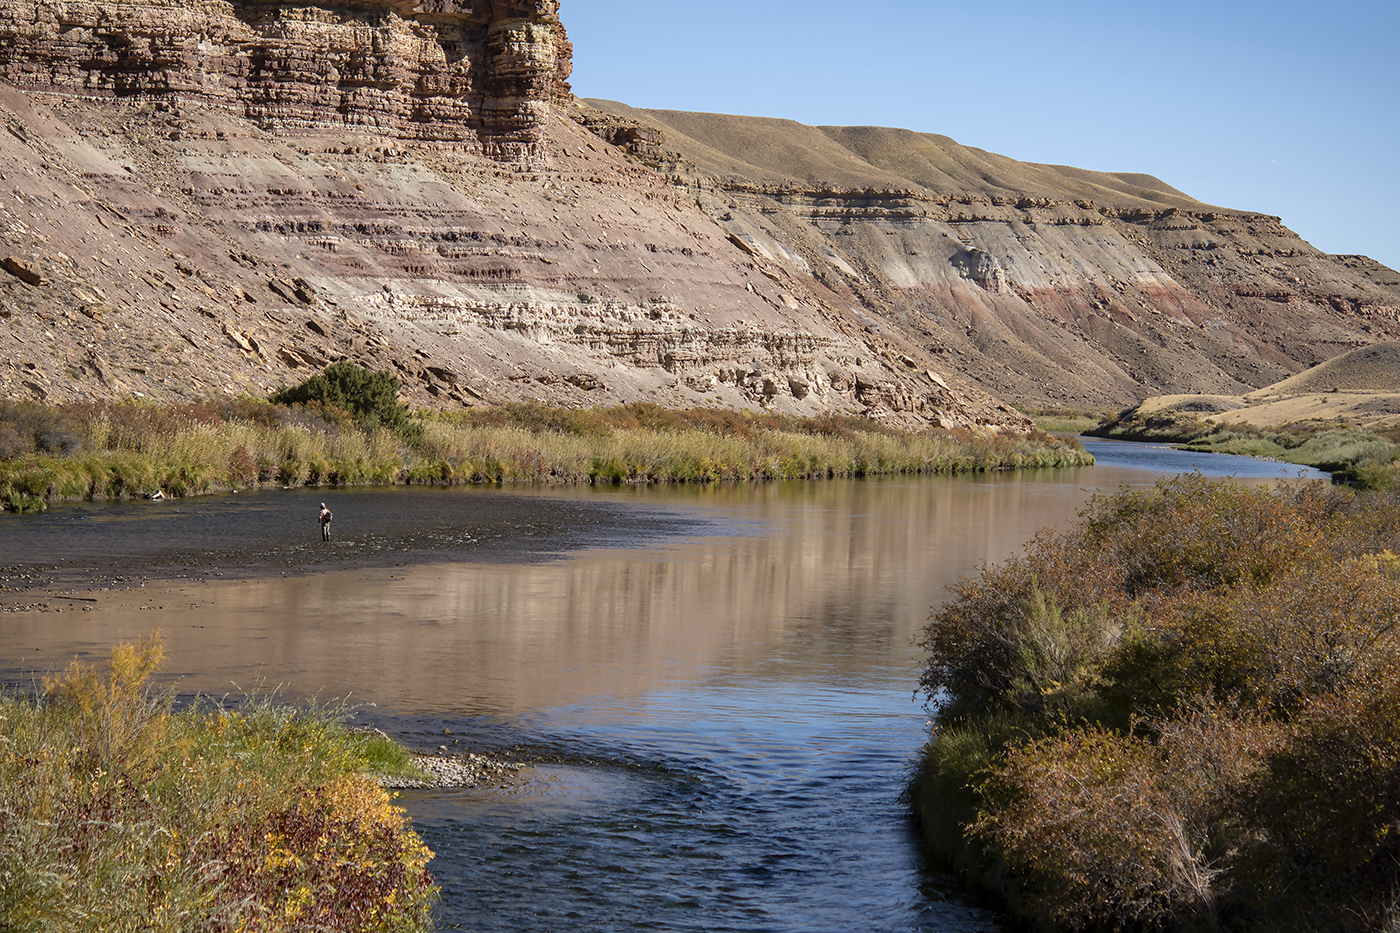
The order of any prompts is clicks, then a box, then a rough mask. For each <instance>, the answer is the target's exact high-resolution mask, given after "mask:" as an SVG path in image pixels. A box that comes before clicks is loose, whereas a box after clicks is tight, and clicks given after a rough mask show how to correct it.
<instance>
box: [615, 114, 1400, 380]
mask: <svg viewBox="0 0 1400 933" xmlns="http://www.w3.org/2000/svg"><path fill="white" fill-rule="evenodd" d="M589 103H590V104H591V105H593V106H594V107H596V108H598V109H600V110H603V111H605V112H607V113H608V114H610V115H613V116H614V117H616V118H620V119H623V120H628V121H634V122H637V123H639V124H642V125H645V126H647V127H650V128H652V129H654V130H656V131H660V132H661V133H662V134H663V137H664V144H662V145H660V146H653V147H650V148H649V149H646V150H643V151H642V152H641V155H642V156H643V157H644V158H645V159H646V160H647V161H648V162H649V163H650V164H652V165H654V166H655V167H656V168H657V169H658V171H660V172H662V173H664V174H666V175H667V176H668V177H669V178H670V179H671V180H672V182H673V183H674V184H675V185H677V187H678V188H680V189H682V190H685V191H687V192H688V193H691V194H692V195H693V196H694V197H696V198H697V200H698V202H699V203H701V204H702V205H704V206H705V208H706V210H707V211H708V212H709V213H710V214H711V216H713V217H715V219H716V221H717V222H719V223H721V224H722V225H723V226H724V227H725V228H726V229H727V230H728V231H729V232H730V234H731V235H732V236H733V237H735V238H736V239H737V240H740V241H742V242H743V244H744V245H745V246H747V247H748V248H749V249H750V250H751V251H752V252H753V253H754V254H755V255H756V256H757V257H761V259H762V260H763V261H765V262H767V263H769V264H771V265H772V266H773V267H776V268H780V269H783V270H785V271H788V272H790V273H791V274H793V275H795V276H805V277H807V278H810V279H811V280H813V281H815V282H817V283H820V285H821V286H822V287H823V288H825V289H826V290H827V291H828V292H829V293H831V294H832V295H834V296H837V298H836V299H835V300H834V302H833V303H835V304H837V305H838V306H843V307H846V308H854V309H858V310H859V313H864V314H865V315H867V316H868V319H867V326H868V327H871V328H872V329H878V330H880V331H882V332H889V333H897V334H900V335H902V336H904V337H905V338H907V339H909V340H911V341H913V342H915V343H917V344H919V345H921V346H923V347H926V348H928V349H929V350H930V352H932V353H933V354H935V355H936V356H937V357H938V358H939V359H941V360H942V361H943V362H942V366H943V367H945V368H947V369H949V370H951V371H954V372H959V373H962V374H964V375H966V376H967V377H969V378H970V379H972V380H973V381H975V382H976V383H977V384H979V385H981V386H982V387H983V388H985V389H987V390H989V391H991V392H994V393H996V394H998V395H1001V396H1002V397H1005V398H1010V399H1014V400H1017V401H1021V402H1026V403H1029V404H1032V405H1056V404H1070V405H1089V406H1113V405H1120V404H1124V403H1129V402H1133V401H1136V400H1140V399H1141V398H1143V397H1145V396H1147V395H1151V394H1159V393H1162V392H1168V391H1170V392H1228V393H1230V394H1238V393H1243V392H1247V391H1249V389H1251V388H1258V387H1261V386H1265V385H1269V384H1271V383H1273V382H1276V381H1277V380H1279V379H1282V378H1285V377H1287V376H1288V375H1289V374H1291V373H1295V372H1299V371H1301V370H1303V369H1306V368H1308V367H1309V366H1313V365H1315V364H1317V363H1319V362H1321V361H1323V360H1325V359H1328V358H1330V357H1332V356H1335V355H1337V354H1338V353H1342V352H1345V351H1347V350H1349V349H1352V348H1355V347H1357V346H1362V345H1365V344H1369V343H1372V342H1374V341H1378V340H1385V339H1391V338H1392V337H1394V336H1395V335H1397V334H1400V274H1397V273H1396V272H1395V271H1394V270H1391V269H1388V268H1386V267H1385V266H1382V265H1380V264H1379V263H1376V262H1374V261H1372V260H1370V259H1367V258H1366V257H1363V256H1331V255H1327V254H1325V253H1322V252H1320V251H1319V250H1317V249H1315V248H1313V247H1312V246H1310V245H1309V244H1307V243H1306V242H1304V241H1303V240H1301V239H1300V238H1299V237H1298V236H1297V235H1296V234H1294V233H1293V232H1292V231H1290V230H1288V229H1287V228H1286V227H1284V226H1283V224H1282V222H1281V220H1280V219H1279V218H1277V217H1272V216H1268V215H1264V214H1257V213H1250V212H1245V211H1239V210H1229V209H1224V208H1218V207H1212V206H1210V205H1206V204H1202V203H1200V202H1197V201H1195V200H1194V199H1192V198H1190V197H1189V196H1187V195H1185V194H1183V193H1182V192H1180V191H1177V190H1176V189H1174V188H1172V187H1170V186H1169V185H1166V184H1164V183H1163V182H1161V181H1159V180H1158V179H1155V178H1152V177H1150V176H1146V175H1136V174H1122V173H1106V172H1091V171H1085V170H1082V169H1076V168H1070V167H1066V166H1051V165H1034V164H1028V163H1023V162H1017V161H1015V160H1013V159H1009V158H1006V157H1005V156H999V155H995V154H993V153H988V152H984V151H982V150H978V149H972V148H969V147H965V146H961V145H959V144H958V143H956V142H954V141H953V140H951V139H948V138H947V137H943V136H935V135H932V134H921V133H913V132H910V131H907V130H898V129H885V128H880V127H808V126H803V125H801V124H797V123H793V122H791V121H785V120H772V119H760V118H754V117H731V116H720V115H715V114H696V113H678V112H673V111H639V110H633V109H631V108H628V107H626V106H624V105H621V104H615V103H611V102H607V101H591V102H589Z"/></svg>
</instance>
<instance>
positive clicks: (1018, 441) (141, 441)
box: [0, 364, 1093, 511]
mask: <svg viewBox="0 0 1400 933" xmlns="http://www.w3.org/2000/svg"><path fill="white" fill-rule="evenodd" d="M338 365H343V366H350V364H338ZM352 368H354V367H352ZM334 370H335V367H330V368H329V369H328V370H327V373H328V374H330V373H332V372H333V371H334ZM366 374H367V371H364V370H360V371H359V373H358V374H350V376H349V377H347V378H346V379H343V380H337V379H326V378H324V377H323V376H318V377H316V379H320V380H321V382H320V383H316V384H314V385H313V384H312V383H313V381H314V380H309V381H308V383H304V384H303V386H301V387H296V388H295V390H287V391H285V392H283V393H279V394H278V395H276V396H274V399H276V400H275V401H267V400H259V399H239V400H231V401H221V402H205V403H199V404H186V405H156V404H151V403H143V402H120V403H108V402H87V403H75V404H69V405H62V406H58V407H48V406H43V405H40V404H38V403H34V402H14V401H0V503H3V505H4V507H5V508H8V509H11V510H16V511H28V510H37V509H42V508H43V507H44V505H45V503H46V502H48V501H51V500H55V499H85V498H90V499H104V498H105V499H118V498H123V497H135V496H149V495H153V494H156V493H160V494H162V495H166V496H184V495H193V494H199V493H207V492H216V491H226V490H230V489H244V488H250V487H253V486H258V485H274V484H275V485H280V486H289V485H297V486H300V485H361V484H388V483H427V484H450V483H659V482H714V481H722V480H767V479H793V478H814V477H833V476H871V475H886V474H902V473H956V472H967V471H980V470H1000V469H1014V468H1021V467H1049V466H1082V465H1088V464H1091V463H1093V458H1092V457H1091V456H1090V455H1089V454H1087V453H1085V451H1084V450H1083V448H1082V447H1080V446H1079V445H1078V444H1077V443H1076V442H1074V441H1072V440H1065V439H1061V438H1056V437H1052V436H1050V435H1048V434H1044V433H1040V432H1034V433H1031V434H1028V435H1024V436H1017V435H1006V434H994V433H991V432H987V433H975V432H972V431H961V430H960V431H926V432H921V433H910V432H904V431H898V430H895V429H893V428H889V427H885V426H883V425H880V424H878V423H876V422H872V421H869V420H866V419H861V418H855V417H844V416H834V415H833V416H827V417H822V418H815V419H807V418H796V417H789V416H783V415H776V414H751V413H744V412H736V411H729V410H722V409H710V408H705V409H691V410H686V411H674V410H669V409H664V408H661V407H660V406H656V405H648V404H634V405H623V406H620V407H616V408H608V409H583V410H579V409H566V408H560V407H553V406H546V405H536V404H515V405H503V406H496V407H491V408H481V409H473V410H468V411H463V412H457V413H451V414H448V413H441V412H432V411H419V412H414V413H409V412H408V411H407V409H405V408H404V407H403V406H402V405H401V404H399V403H398V402H397V400H396V398H395V395H394V390H396V388H397V381H396V380H394V379H393V377H390V376H386V375H385V374H367V375H366ZM371 377H372V378H371ZM347 386H350V388H349V389H347V388H346V387H347ZM357 387H358V388H357ZM386 387H387V391H386Z"/></svg>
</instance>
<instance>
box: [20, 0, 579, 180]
mask: <svg viewBox="0 0 1400 933" xmlns="http://www.w3.org/2000/svg"><path fill="white" fill-rule="evenodd" d="M558 8H559V4H558V2H557V0H421V2H416V0H358V2H355V3H335V2H318V3H297V4H291V3H279V2H259V0H241V2H222V0H118V2H107V3H103V2H90V0H83V2H66V0H26V2H7V3H3V4H0V77H3V78H4V79H5V80H8V81H9V82H11V83H13V84H15V85H16V86H18V87H21V88H24V89H31V90H54V91H60V92H62V93H66V94H75V95H84V96H105V97H112V98H142V97H146V98H150V97H159V98H164V99H168V100H178V101H180V102H182V103H186V104H188V103H202V104H209V105H214V106H218V107H221V108H223V109H224V110H225V111H227V112H229V113H231V114H235V115H237V116H240V117H244V118H247V119H248V120H251V121H252V122H254V123H255V124H256V125H258V126H259V127H261V128H263V129H266V130H273V131H277V132H288V131H298V130H304V129H309V128H325V127H343V128H347V129H351V128H354V129H364V130H368V131H372V132H374V133H376V134H377V135H381V136H384V137H386V138H392V139H399V140H404V141H412V142H435V143H452V144H463V143H471V144H474V145H476V146H479V147H480V148H481V149H482V150H483V151H484V152H485V153H486V154H487V155H490V156H494V157H497V158H507V159H512V160H518V159H521V158H527V159H538V158H540V157H542V155H543V152H542V148H541V147H542V144H543V139H544V128H545V125H546V124H547V122H548V119H549V108H550V106H551V104H552V103H553V102H554V101H556V100H562V99H566V98H567V97H568V96H569V87H568V80H567V79H568V76H569V72H570V70H571V68H572V55H573V50H572V47H571V46H570V44H569V42H568V39H567V38H566V36H565V33H564V29H563V27H562V26H561V25H560V23H559V17H558Z"/></svg>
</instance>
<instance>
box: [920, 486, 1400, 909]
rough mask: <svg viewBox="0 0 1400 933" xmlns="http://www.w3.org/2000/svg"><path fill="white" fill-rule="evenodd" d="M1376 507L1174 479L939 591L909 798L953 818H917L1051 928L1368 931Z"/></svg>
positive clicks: (1390, 689)
mask: <svg viewBox="0 0 1400 933" xmlns="http://www.w3.org/2000/svg"><path fill="white" fill-rule="evenodd" d="M1396 504H1397V502H1396V499H1395V498H1394V497H1393V496H1392V495H1390V494H1388V493H1374V494H1365V495H1360V496H1358V495H1354V494H1352V493H1349V492H1338V491H1336V490H1331V489H1328V488H1326V487H1324V486H1321V485H1320V484H1308V485H1300V486H1296V487H1289V486H1285V487H1282V488H1278V489H1274V488H1267V487H1244V486H1240V485H1237V484H1235V483H1232V482H1230V481H1224V480H1221V481H1211V480H1207V479H1205V478H1204V477H1201V476H1199V475H1193V476H1182V477H1177V478H1175V479H1173V480H1168V481H1163V482H1161V483H1159V484H1157V486H1156V487H1155V488H1153V489H1150V490H1139V491H1134V490H1125V491H1123V492H1120V493H1118V494H1116V495H1111V496H1100V497H1098V498H1097V499H1095V500H1094V502H1093V503H1092V504H1091V505H1090V506H1089V508H1088V509H1087V510H1086V511H1085V513H1084V514H1083V515H1082V516H1081V521H1080V522H1079V524H1078V525H1077V526H1076V527H1074V528H1073V529H1071V530H1069V531H1067V532H1064V533H1060V534H1051V533H1042V534H1041V535H1039V536H1038V537H1037V538H1036V539H1035V540H1033V541H1032V542H1031V543H1030V544H1028V545H1027V547H1026V549H1025V551H1024V553H1023V554H1021V555H1019V556H1017V557H1016V558H1014V559H1012V560H1009V561H1007V562H1005V563H1003V564H1001V565H998V566H991V567H986V568H983V570H982V571H981V573H980V574H979V575H978V576H977V577H976V578H975V579H973V580H965V581H962V582H961V583H960V584H958V586H956V587H954V597H955V598H954V599H953V600H952V601H950V602H949V603H948V605H946V606H944V607H943V608H941V609H940V610H938V611H937V612H936V613H935V614H934V616H933V617H932V620H931V622H930V624H929V626H928V628H927V629H926V630H925V632H924V634H923V636H922V638H921V644H922V645H923V646H924V647H925V649H926V650H927V652H928V661H927V664H926V666H925V669H924V672H923V676H922V686H923V689H924V691H925V693H926V695H927V697H928V699H929V701H930V703H931V705H933V706H934V707H935V708H936V709H937V710H938V712H939V723H938V729H937V731H936V732H935V733H934V736H933V740H932V742H931V744H930V747H929V748H928V749H926V751H925V754H924V756H923V764H922V766H921V767H922V768H923V772H922V773H920V774H918V775H916V778H915V785H914V787H913V788H911V792H910V799H911V801H912V802H913V803H914V805H915V808H916V810H918V809H919V808H921V807H922V808H924V809H925V810H929V811H931V810H932V809H934V808H937V807H940V806H944V805H947V804H948V803H949V802H954V803H955V804H956V802H958V801H964V802H963V803H961V804H957V805H960V806H962V807H963V809H962V811H961V814H960V816H959V817H958V819H957V820H955V821H950V820H948V819H947V817H946V815H944V816H941V817H939V818H937V819H935V818H928V819H925V820H924V823H925V825H926V826H928V827H939V826H946V825H950V824H951V825H956V826H958V827H960V829H959V831H960V832H961V834H962V837H963V839H962V845H963V850H962V851H964V852H965V853H971V854H967V855H965V856H964V857H963V858H962V860H961V861H962V864H964V865H965V866H973V867H974V868H975V871H976V872H977V873H978V874H980V875H981V876H982V877H984V878H987V879H989V880H991V881H992V882H993V883H994V885H995V886H1000V887H1001V889H1002V890H1003V892H1004V893H1006V894H1007V896H1008V897H1009V898H1011V899H1012V900H1013V901H1014V903H1015V904H1016V906H1017V907H1018V909H1019V910H1020V911H1021V912H1023V913H1025V914H1028V915H1030V916H1033V917H1038V918H1040V919H1041V920H1042V921H1044V922H1048V923H1050V924H1052V925H1054V926H1055V927H1057V928H1060V927H1063V928H1067V929H1074V930H1089V929H1092V930H1100V929H1102V930H1185V929H1193V928H1198V927H1205V928H1230V929H1240V930H1270V931H1272V930H1291V929H1296V930H1300V931H1301V930H1309V931H1311V930H1337V931H1352V930H1355V931H1372V930H1374V931H1378V933H1379V931H1382V930H1389V929H1393V928H1394V927H1395V925H1397V924H1400V910H1397V909H1396V904H1397V892H1400V841H1397V839H1400V832H1397V827H1400V678H1397V674H1400V558H1397V557H1396V556H1395V552H1396V551H1400V517H1397V513H1400V509H1397V508H1396ZM976 737H980V738H976ZM974 739H975V740H974ZM952 749H957V750H961V751H959V752H957V753H953V752H951V751H949V750H952ZM967 749H974V750H975V749H985V751H981V752H979V753H977V754H973V755H969V754H967V753H966V751H965V750H967ZM950 767H953V768H956V769H957V773H956V774H949V773H947V772H948V769H949V768H950ZM940 769H941V773H940ZM959 784H961V786H963V787H966V788H968V789H970V790H971V791H973V793H970V794H965V793H962V792H957V791H956V790H955V791H954V792H950V791H949V788H950V787H952V788H956V787H957V786H958V785H959ZM921 788H922V789H921ZM936 845H937V848H939V849H940V850H941V851H948V850H949V846H948V844H947V840H936ZM1008 879H1011V880H1009V881H1008Z"/></svg>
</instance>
